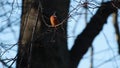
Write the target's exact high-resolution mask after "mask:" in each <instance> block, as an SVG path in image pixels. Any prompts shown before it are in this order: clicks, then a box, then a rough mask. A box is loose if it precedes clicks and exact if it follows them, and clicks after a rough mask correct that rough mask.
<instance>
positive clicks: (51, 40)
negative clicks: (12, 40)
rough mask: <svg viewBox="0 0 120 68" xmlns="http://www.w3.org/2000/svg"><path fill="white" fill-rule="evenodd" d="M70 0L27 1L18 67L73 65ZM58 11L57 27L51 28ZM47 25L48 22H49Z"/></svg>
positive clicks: (55, 67) (22, 23)
mask: <svg viewBox="0 0 120 68" xmlns="http://www.w3.org/2000/svg"><path fill="white" fill-rule="evenodd" d="M68 9H69V0H40V1H39V0H34V1H32V0H23V7H22V17H21V18H22V21H21V33H20V40H19V47H18V59H17V66H16V67H17V68H70V58H69V54H68V49H67V40H66V39H67V38H66V20H67V19H66V20H65V18H67V16H68ZM55 12H56V16H57V17H58V20H59V22H60V23H61V22H62V21H63V20H65V21H64V23H63V24H61V25H59V26H57V27H55V28H54V27H49V26H48V25H50V21H49V18H50V16H51V15H52V14H53V13H55ZM46 24H47V25H46Z"/></svg>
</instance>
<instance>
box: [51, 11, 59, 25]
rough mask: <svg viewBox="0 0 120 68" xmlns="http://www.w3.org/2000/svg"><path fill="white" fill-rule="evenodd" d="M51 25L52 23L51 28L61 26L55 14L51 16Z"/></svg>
mask: <svg viewBox="0 0 120 68" xmlns="http://www.w3.org/2000/svg"><path fill="white" fill-rule="evenodd" d="M50 23H51V27H56V26H57V25H58V24H59V21H58V19H57V16H56V15H55V13H53V14H52V15H51V16H50Z"/></svg>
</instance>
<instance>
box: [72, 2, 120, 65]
mask: <svg viewBox="0 0 120 68" xmlns="http://www.w3.org/2000/svg"><path fill="white" fill-rule="evenodd" d="M113 4H115V5H114V6H113ZM119 4H120V2H119ZM119 4H117V3H116V2H112V1H110V2H106V3H103V4H102V5H101V6H100V7H99V9H98V10H97V12H96V14H95V15H94V16H93V17H92V18H91V20H90V22H89V23H88V25H87V26H86V28H85V29H84V31H83V32H82V33H81V34H79V35H78V36H77V38H76V40H75V43H74V45H73V47H72V49H71V51H70V54H71V59H72V62H73V65H74V67H77V65H78V63H79V61H80V60H81V59H82V57H83V55H84V54H85V53H86V52H87V50H88V48H89V47H90V46H91V45H92V42H93V40H94V38H95V37H96V36H97V35H98V34H99V33H100V31H101V30H102V27H103V25H104V24H105V23H106V21H107V18H108V16H109V15H110V14H111V13H113V12H116V11H117V8H116V7H120V5H119ZM116 5H117V6H116Z"/></svg>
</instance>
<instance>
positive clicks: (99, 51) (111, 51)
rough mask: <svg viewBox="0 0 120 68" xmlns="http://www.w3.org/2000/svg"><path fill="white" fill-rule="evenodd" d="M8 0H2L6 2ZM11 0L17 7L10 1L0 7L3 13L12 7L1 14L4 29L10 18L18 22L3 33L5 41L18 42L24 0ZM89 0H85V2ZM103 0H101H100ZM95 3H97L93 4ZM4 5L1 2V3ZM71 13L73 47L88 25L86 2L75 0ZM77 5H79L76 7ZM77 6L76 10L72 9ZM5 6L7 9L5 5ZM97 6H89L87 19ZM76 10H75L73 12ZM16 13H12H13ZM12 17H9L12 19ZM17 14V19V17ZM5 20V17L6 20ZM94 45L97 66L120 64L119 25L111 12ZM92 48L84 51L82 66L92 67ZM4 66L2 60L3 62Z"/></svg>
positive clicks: (111, 67) (110, 67)
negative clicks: (114, 20)
mask: <svg viewBox="0 0 120 68" xmlns="http://www.w3.org/2000/svg"><path fill="white" fill-rule="evenodd" d="M3 1H4V0H1V1H0V3H1V2H3ZM6 1H9V2H10V3H11V4H12V3H13V1H15V3H14V8H11V6H9V5H4V7H0V10H1V13H0V15H2V14H4V13H5V12H7V11H11V10H12V12H9V13H8V14H6V15H5V16H3V17H0V23H1V25H0V30H1V28H2V27H3V26H4V25H6V24H7V23H8V22H7V20H9V21H11V22H14V21H16V20H17V22H16V23H13V24H12V25H11V27H8V28H6V29H5V30H4V31H2V32H1V33H0V41H1V42H0V43H1V45H2V43H4V44H6V45H7V44H10V45H12V44H16V43H17V40H18V37H19V30H20V27H19V26H20V14H21V8H18V6H20V3H21V1H20V0H6ZM84 1H85V0H81V4H82V3H84ZM98 1H100V0H98ZM89 2H90V3H91V4H90V5H89V6H92V7H95V5H98V6H99V4H96V3H95V2H92V0H91V1H89ZM93 4H95V5H93ZM0 6H1V5H0ZM70 6H71V7H70V15H71V16H72V17H70V18H69V20H68V49H71V47H72V45H73V44H74V40H75V38H76V37H77V35H78V34H80V33H81V32H82V31H83V30H84V28H85V27H86V21H85V19H84V18H85V9H83V8H82V5H78V3H77V2H75V0H71V5H70ZM76 6H77V7H76ZM75 7H76V10H74V11H72V9H74V8H75ZM3 8H4V9H3ZM96 10H97V8H96V9H94V10H93V9H89V10H87V12H88V15H87V22H89V21H90V18H91V17H92V15H94V13H95V11H96ZM71 11H72V12H71ZM11 13H12V15H10V14H11ZM8 17H9V19H8ZM13 18H14V19H13ZM4 20H5V21H4ZM92 45H93V48H94V55H93V59H94V63H93V67H94V68H120V56H119V55H118V53H117V51H118V49H117V47H118V46H117V42H116V36H115V29H114V26H113V22H112V15H110V16H109V18H108V20H107V23H106V24H105V25H104V26H103V30H102V31H101V32H100V33H99V35H98V36H97V37H96V38H95V39H94V41H93V43H92ZM4 51H5V50H4V49H2V48H1V49H0V55H1V54H2V52H4ZM16 51H17V47H13V49H12V50H11V51H8V52H7V53H5V56H3V58H12V57H14V56H15V55H16ZM90 55H91V48H89V50H88V52H87V53H86V54H85V55H84V57H83V59H82V60H81V61H80V63H79V66H78V68H90V65H91V63H90V59H91V56H90ZM0 66H2V64H1V63H0Z"/></svg>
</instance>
